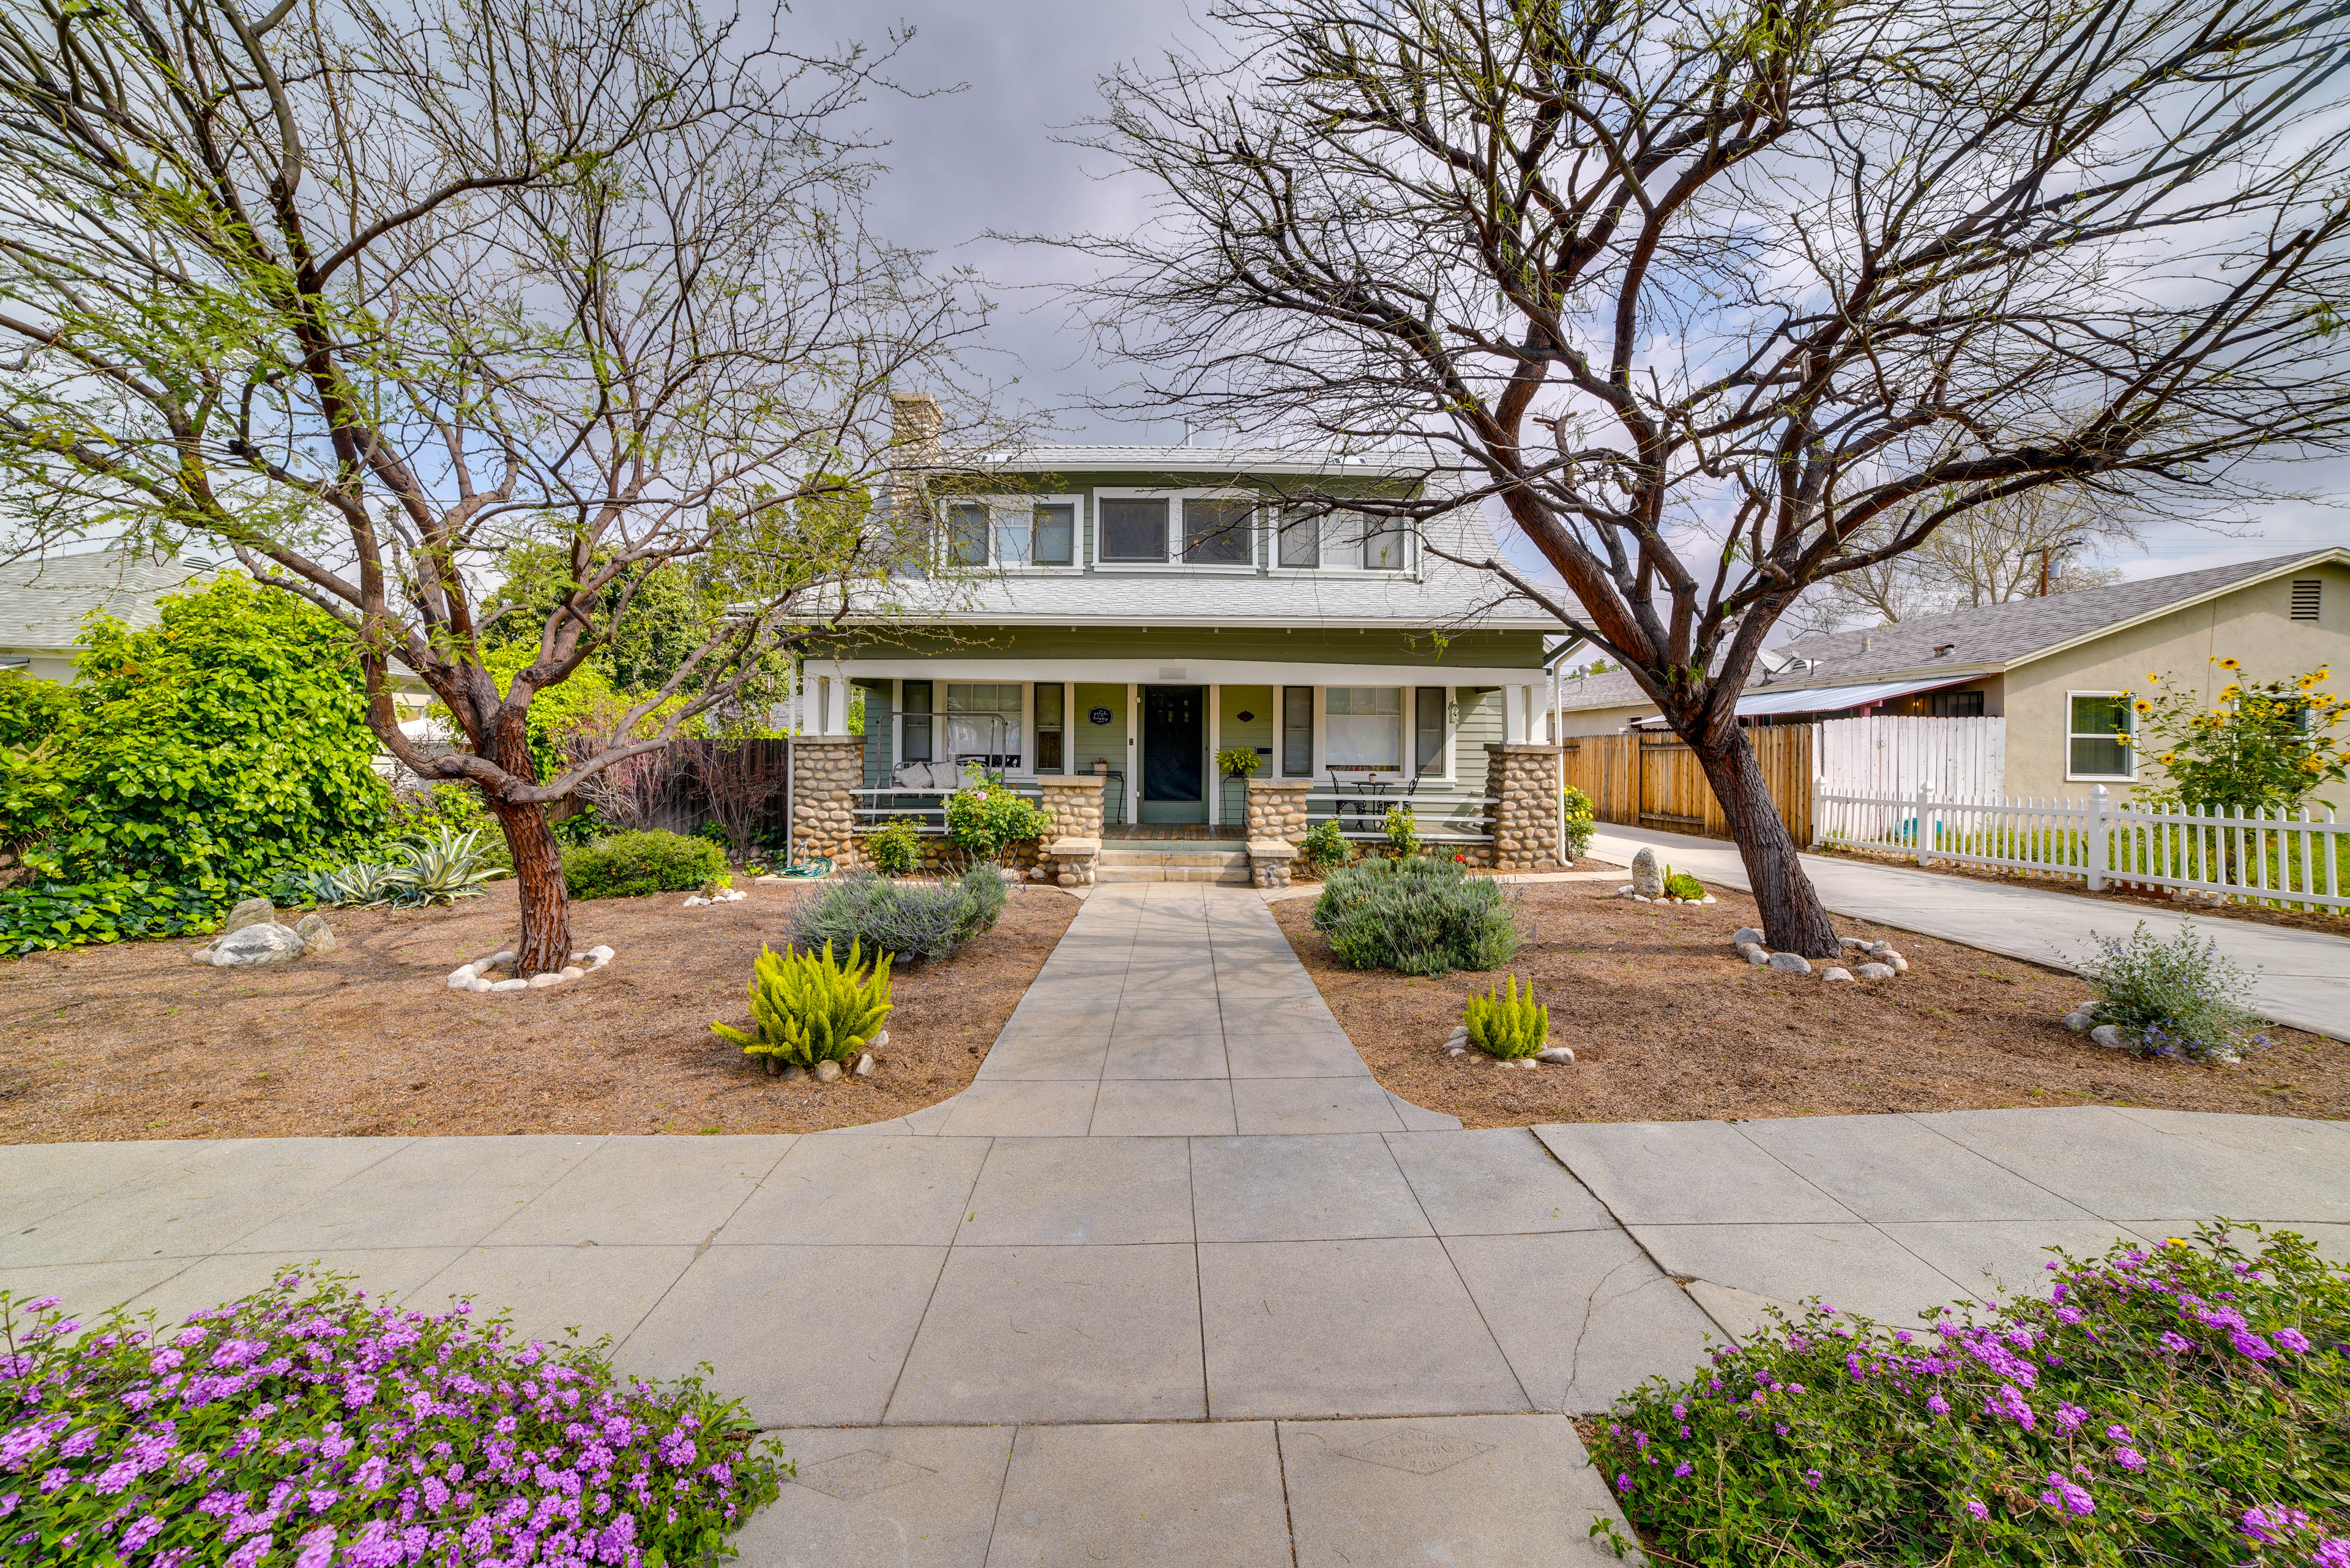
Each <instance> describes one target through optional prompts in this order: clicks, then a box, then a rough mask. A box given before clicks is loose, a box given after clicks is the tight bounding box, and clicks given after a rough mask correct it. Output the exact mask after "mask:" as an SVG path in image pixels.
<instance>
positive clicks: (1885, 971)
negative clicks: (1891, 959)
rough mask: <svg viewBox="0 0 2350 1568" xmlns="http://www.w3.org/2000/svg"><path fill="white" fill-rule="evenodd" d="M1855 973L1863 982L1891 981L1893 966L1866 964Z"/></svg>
mask: <svg viewBox="0 0 2350 1568" xmlns="http://www.w3.org/2000/svg"><path fill="white" fill-rule="evenodd" d="M1853 972H1854V973H1855V974H1857V975H1858V976H1860V978H1861V979H1863V980H1891V979H1892V978H1893V966H1892V965H1891V964H1889V963H1865V964H1863V965H1861V966H1860V967H1859V968H1858V969H1856V970H1855V971H1853Z"/></svg>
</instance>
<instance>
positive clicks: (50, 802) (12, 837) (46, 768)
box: [0, 738, 73, 854]
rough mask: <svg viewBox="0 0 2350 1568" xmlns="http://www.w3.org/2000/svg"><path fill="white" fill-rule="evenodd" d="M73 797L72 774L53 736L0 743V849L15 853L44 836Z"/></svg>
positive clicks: (53, 828)
mask: <svg viewBox="0 0 2350 1568" xmlns="http://www.w3.org/2000/svg"><path fill="white" fill-rule="evenodd" d="M72 797H73V784H72V780H71V775H70V774H69V773H68V767H67V763H66V759H65V756H64V754H63V753H62V752H61V750H60V748H59V745H58V742H57V741H56V740H55V739H54V738H52V739H48V740H42V741H37V742H29V743H25V744H19V745H14V746H0V850H6V851H8V852H9V853H11V854H14V853H16V852H17V851H19V850H22V849H26V848H28V847H30V846H33V845H34V844H36V843H38V842H39V841H41V840H42V839H45V838H47V836H49V835H50V834H51V833H53V832H54V831H56V828H57V820H58V818H59V817H60V816H62V815H64V813H65V807H66V803H67V802H68V801H69V800H70V799H72Z"/></svg>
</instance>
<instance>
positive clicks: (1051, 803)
mask: <svg viewBox="0 0 2350 1568" xmlns="http://www.w3.org/2000/svg"><path fill="white" fill-rule="evenodd" d="M1108 783H1109V781H1108V780H1107V779H1106V778H1104V777H1102V776H1100V775H1099V774H1070V775H1069V776H1067V777H1066V778H1044V777H1040V778H1038V779H1037V781H1036V788H1037V790H1038V791H1039V792H1040V793H1041V794H1043V795H1044V797H1045V812H1046V814H1047V815H1050V816H1051V817H1052V819H1053V826H1050V827H1048V828H1046V829H1045V833H1044V836H1043V837H1042V838H1040V839H1039V840H1038V847H1039V849H1040V851H1041V854H1040V857H1039V858H1038V861H1037V870H1038V872H1040V873H1042V874H1043V875H1045V876H1048V877H1051V878H1052V879H1053V881H1054V882H1055V883H1057V884H1058V885H1059V886H1061V887H1064V888H1082V887H1087V886H1090V885H1091V884H1092V882H1093V879H1094V867H1095V865H1096V863H1097V861H1098V860H1099V859H1100V858H1101V830H1102V789H1103V787H1104V786H1105V785H1107V784H1108Z"/></svg>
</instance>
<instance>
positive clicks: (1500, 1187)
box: [1387, 1127, 1616, 1236]
mask: <svg viewBox="0 0 2350 1568" xmlns="http://www.w3.org/2000/svg"><path fill="white" fill-rule="evenodd" d="M1387 1145H1388V1151H1389V1152H1390V1153H1391V1154H1393V1155H1394V1157H1395V1160H1396V1163H1397V1165H1398V1166H1399V1167H1400V1168H1402V1170H1403V1174H1404V1179H1405V1180H1406V1181H1408V1182H1409V1183H1410V1184H1411V1190H1412V1194H1413V1196H1414V1197H1416V1198H1418V1199H1419V1205H1420V1208H1421V1210H1423V1211H1424V1212H1425V1213H1426V1214H1427V1215H1428V1219H1429V1222H1430V1224H1432V1225H1434V1226H1435V1227H1436V1233H1437V1234H1438V1235H1440V1236H1501V1235H1518V1234H1524V1235H1532V1234H1534V1233H1537V1232H1540V1231H1590V1230H1599V1229H1605V1230H1610V1231H1612V1230H1614V1229H1615V1228H1616V1220H1615V1219H1614V1217H1613V1216H1611V1215H1610V1214H1609V1213H1608V1212H1607V1205H1605V1204H1603V1203H1601V1202H1600V1201H1599V1199H1596V1198H1594V1197H1593V1196H1592V1195H1591V1189H1589V1188H1586V1186H1584V1185H1583V1183H1581V1182H1580V1181H1577V1180H1576V1179H1575V1177H1574V1176H1573V1175H1572V1174H1571V1173H1569V1172H1568V1171H1567V1170H1566V1168H1565V1167H1563V1166H1561V1165H1560V1164H1559V1163H1558V1161H1557V1160H1556V1159H1555V1158H1552V1157H1551V1153H1550V1151H1549V1150H1548V1149H1546V1148H1544V1147H1543V1145H1542V1143H1541V1141H1540V1140H1538V1139H1536V1138H1534V1137H1532V1136H1530V1135H1529V1134H1528V1133H1527V1132H1526V1130H1525V1129H1524V1128H1523V1127H1491V1128H1486V1129H1483V1130H1481V1131H1477V1132H1455V1131H1444V1132H1404V1133H1389V1134H1388V1135H1387Z"/></svg>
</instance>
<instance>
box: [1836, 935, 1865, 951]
mask: <svg viewBox="0 0 2350 1568" xmlns="http://www.w3.org/2000/svg"><path fill="white" fill-rule="evenodd" d="M1836 940H1837V941H1839V942H1842V943H1843V944H1844V945H1845V947H1846V950H1854V949H1857V950H1859V951H1862V952H1866V951H1867V950H1868V947H1869V942H1868V939H1867V938H1866V937H1838V938H1837V939H1836Z"/></svg>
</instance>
